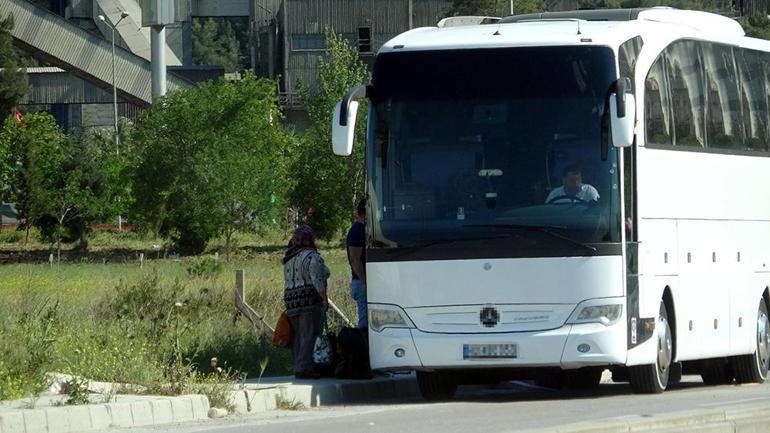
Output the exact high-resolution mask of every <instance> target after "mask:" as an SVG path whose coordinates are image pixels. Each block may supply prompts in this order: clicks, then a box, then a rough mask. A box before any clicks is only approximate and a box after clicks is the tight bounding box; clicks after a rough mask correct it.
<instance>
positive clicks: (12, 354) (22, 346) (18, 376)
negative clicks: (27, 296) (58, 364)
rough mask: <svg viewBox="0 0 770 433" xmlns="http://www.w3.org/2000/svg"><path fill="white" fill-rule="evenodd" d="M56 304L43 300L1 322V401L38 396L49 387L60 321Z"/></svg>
mask: <svg viewBox="0 0 770 433" xmlns="http://www.w3.org/2000/svg"><path fill="white" fill-rule="evenodd" d="M58 308H59V306H58V303H53V302H51V301H50V300H47V299H44V300H41V301H37V302H36V303H33V305H31V306H30V307H27V308H25V309H23V310H22V312H21V314H19V316H18V318H17V319H16V320H15V321H13V322H11V323H0V325H2V326H1V327H0V360H2V362H0V400H5V399H13V398H19V397H22V396H25V395H30V396H37V395H39V394H40V393H41V392H42V391H43V390H45V389H46V388H47V387H48V385H49V380H48V378H47V377H46V373H47V372H48V368H49V367H50V365H51V361H52V359H53V350H52V348H53V346H54V343H55V341H56V338H57V332H58V329H57V328H58V326H59V320H58Z"/></svg>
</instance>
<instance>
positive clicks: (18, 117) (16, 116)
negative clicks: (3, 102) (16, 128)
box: [13, 107, 23, 123]
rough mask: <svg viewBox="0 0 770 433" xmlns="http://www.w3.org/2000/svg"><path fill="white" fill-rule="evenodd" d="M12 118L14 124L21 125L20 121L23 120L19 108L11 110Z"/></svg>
mask: <svg viewBox="0 0 770 433" xmlns="http://www.w3.org/2000/svg"><path fill="white" fill-rule="evenodd" d="M13 111H14V113H13V118H14V120H16V123H21V120H22V119H23V116H22V115H21V111H19V108H18V107H16V108H14V109H13Z"/></svg>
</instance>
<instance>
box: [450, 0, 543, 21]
mask: <svg viewBox="0 0 770 433" xmlns="http://www.w3.org/2000/svg"><path fill="white" fill-rule="evenodd" d="M545 7H546V3H545V0H513V13H514V14H527V13H531V12H542V11H544V10H545ZM447 14H448V15H450V16H461V15H470V16H492V17H504V16H507V15H510V14H511V1H510V0H453V1H452V6H450V8H449V11H448V12H447Z"/></svg>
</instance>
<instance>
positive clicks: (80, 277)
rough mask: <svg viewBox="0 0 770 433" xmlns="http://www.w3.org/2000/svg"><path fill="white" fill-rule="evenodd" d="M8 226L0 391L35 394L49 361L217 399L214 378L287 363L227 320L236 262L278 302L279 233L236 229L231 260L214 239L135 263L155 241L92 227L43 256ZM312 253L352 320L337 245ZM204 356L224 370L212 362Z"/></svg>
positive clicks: (0, 297) (275, 311) (259, 299)
mask: <svg viewBox="0 0 770 433" xmlns="http://www.w3.org/2000/svg"><path fill="white" fill-rule="evenodd" d="M8 232H9V230H7V229H6V230H2V231H0V258H2V257H5V258H6V259H7V258H9V257H10V260H8V259H7V260H6V261H5V263H6V264H2V263H3V262H2V261H0V400H3V399H8V398H19V397H23V396H30V395H36V394H37V393H39V392H40V391H41V390H42V389H44V388H45V387H46V386H47V384H46V383H45V373H47V372H52V371H56V372H62V373H68V374H72V375H76V376H81V377H84V378H87V379H91V380H97V381H108V382H118V383H129V384H136V385H141V386H142V387H144V388H145V389H146V390H147V391H148V392H154V393H169V394H175V393H182V392H192V391H195V390H203V391H206V392H209V393H211V394H212V398H216V399H219V400H222V399H223V398H224V397H223V395H224V394H223V393H222V390H223V389H225V388H226V386H225V387H223V386H219V385H220V384H229V385H232V382H233V381H234V379H235V378H236V377H243V376H249V377H257V376H260V375H261V374H264V375H266V376H270V375H281V374H290V373H291V362H290V352H289V351H287V350H276V349H274V348H272V346H271V345H270V344H269V342H268V341H266V340H263V339H260V338H258V336H257V335H255V332H254V331H253V329H252V328H251V326H250V324H249V323H248V322H247V321H246V320H245V319H240V320H238V321H236V322H234V321H233V316H234V312H235V310H234V303H233V296H232V291H233V288H234V281H235V277H234V274H235V270H236V269H243V270H244V271H245V276H246V296H247V300H248V302H249V303H250V304H251V305H252V306H253V307H254V308H255V309H256V310H257V312H259V313H260V314H263V315H264V316H265V318H266V321H267V322H268V323H270V324H274V323H275V321H276V320H277V318H278V315H279V314H280V312H281V311H283V277H282V264H281V257H282V254H283V252H282V250H283V248H282V247H281V245H283V243H284V241H282V240H281V236H282V235H281V234H277V235H276V234H273V235H272V236H266V237H257V236H253V235H252V236H245V235H243V236H240V237H239V238H238V249H237V251H236V253H235V254H234V255H233V257H232V260H231V261H230V262H229V263H224V262H223V260H222V259H223V258H224V255H223V254H222V253H220V260H215V259H214V255H215V254H216V252H217V251H218V246H219V245H220V244H219V243H218V242H217V241H215V242H212V246H211V247H210V248H209V250H208V251H207V254H206V255H204V256H201V257H189V258H188V257H183V258H180V259H178V260H170V259H163V258H161V259H155V258H154V257H153V256H152V255H151V254H146V258H147V260H145V261H144V262H143V263H140V262H139V260H137V259H136V257H137V255H138V253H137V251H138V250H137V249H144V250H145V251H147V249H148V248H149V249H151V248H152V243H153V242H154V241H153V240H145V239H142V238H141V237H139V236H137V235H136V234H133V233H124V234H115V233H98V235H96V236H92V241H91V243H90V248H92V249H93V250H92V251H90V252H89V253H76V252H72V251H70V252H68V254H65V255H64V257H65V260H64V261H63V262H62V263H61V264H53V265H51V264H49V263H48V262H47V260H39V258H40V257H45V256H46V255H47V254H44V253H45V251H46V248H47V246H44V245H41V244H35V243H34V242H29V243H26V244H25V243H24V239H23V238H21V239H19V238H18V237H17V236H16V235H9V234H8ZM8 239H10V242H5V241H4V240H8ZM148 245H149V247H148ZM41 251H42V252H43V253H41ZM116 251H117V253H116ZM321 254H322V256H323V257H324V258H325V260H326V262H327V264H328V265H329V267H330V268H331V270H332V277H331V279H330V281H329V293H330V297H331V299H332V300H333V301H334V302H335V303H336V304H337V305H338V306H340V307H341V309H342V310H343V311H344V312H345V313H346V315H348V317H349V318H351V319H355V303H354V301H353V300H352V299H350V295H349V289H348V281H349V278H350V277H349V275H350V271H349V268H348V265H347V259H346V255H345V252H344V249H342V248H340V247H339V246H337V244H323V245H321ZM120 257H123V258H122V259H120ZM213 357H216V358H217V359H218V360H219V366H221V367H222V368H223V369H224V371H226V372H227V374H226V375H224V376H223V374H222V372H221V371H218V370H215V369H214V368H212V366H211V365H210V360H211V358H213ZM220 404H222V405H224V406H227V404H228V402H227V401H221V402H220Z"/></svg>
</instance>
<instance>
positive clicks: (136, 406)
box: [0, 395, 209, 433]
mask: <svg viewBox="0 0 770 433" xmlns="http://www.w3.org/2000/svg"><path fill="white" fill-rule="evenodd" d="M208 411H209V400H208V398H206V396H203V395H183V396H179V397H159V398H154V399H152V400H149V399H147V400H139V401H133V402H118V403H105V404H91V405H83V406H60V407H49V408H46V409H19V410H16V411H12V412H3V413H0V433H75V432H88V431H96V430H104V429H107V428H111V427H140V426H149V425H158V424H170V423H177V422H185V421H200V420H206V419H208V418H209V417H208Z"/></svg>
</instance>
